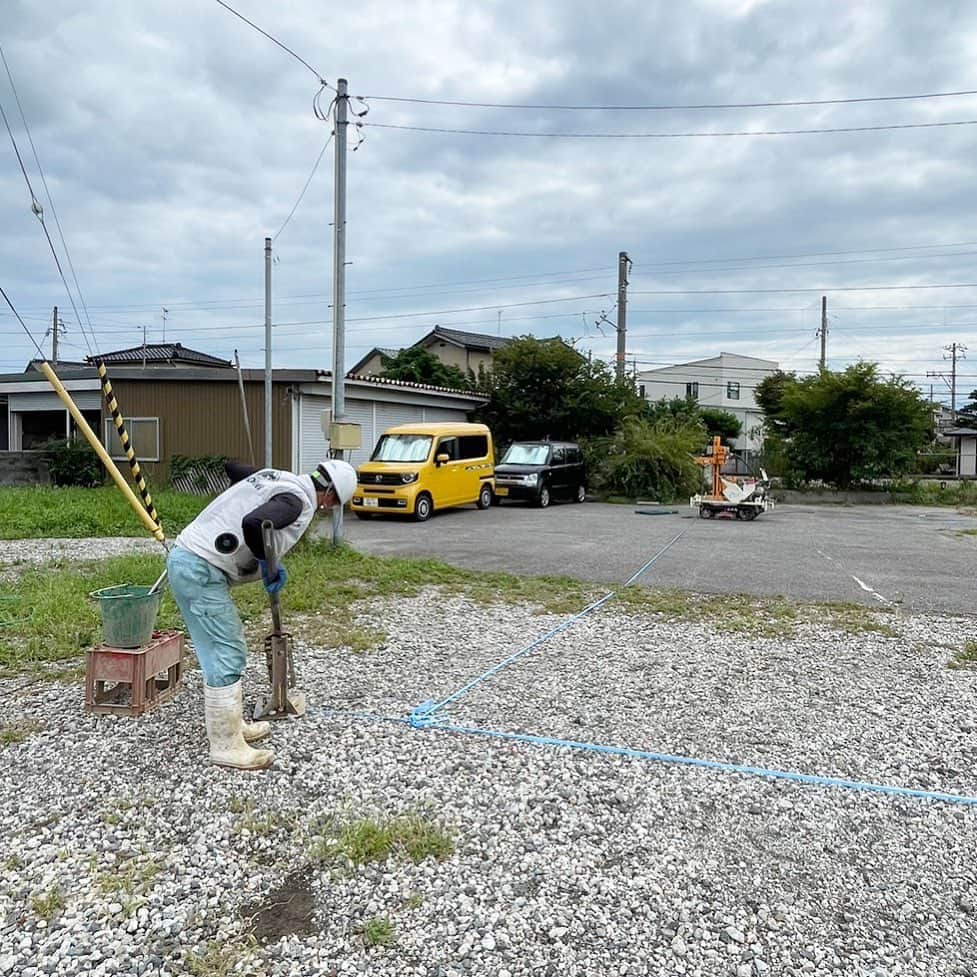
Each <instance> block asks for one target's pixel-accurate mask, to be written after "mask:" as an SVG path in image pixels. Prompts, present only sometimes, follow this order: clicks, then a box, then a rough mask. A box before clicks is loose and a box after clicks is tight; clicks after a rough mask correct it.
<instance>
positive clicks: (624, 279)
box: [617, 251, 628, 380]
mask: <svg viewBox="0 0 977 977" xmlns="http://www.w3.org/2000/svg"><path fill="white" fill-rule="evenodd" d="M627 329H628V253H627V251H621V252H619V253H618V256H617V378H618V380H623V379H624V353H625V349H626V348H627V343H626V341H625V340H626V337H627Z"/></svg>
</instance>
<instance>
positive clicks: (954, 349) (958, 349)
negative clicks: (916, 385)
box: [926, 342, 967, 425]
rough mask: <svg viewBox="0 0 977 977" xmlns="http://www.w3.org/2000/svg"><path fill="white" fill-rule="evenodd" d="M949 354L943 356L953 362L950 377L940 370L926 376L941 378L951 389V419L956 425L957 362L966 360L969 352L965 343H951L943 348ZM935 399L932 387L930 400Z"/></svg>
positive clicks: (929, 371)
mask: <svg viewBox="0 0 977 977" xmlns="http://www.w3.org/2000/svg"><path fill="white" fill-rule="evenodd" d="M943 348H944V349H945V350H946V352H947V353H949V354H950V355H949V356H947V355H946V353H944V354H943V359H945V360H951V361H952V362H951V368H950V376H949V377H948V376H947V375H946V374H945V373H940V371H939V370H927V371H926V376H928V377H939V378H940V379H941V380H942V381H943V382H944V383H945V384H946V385H947V387H948V388H949V389H950V417H951V423H953V424H954V425H955V424H956V423H957V360H962V359H965V358H966V357H965V356H964V353H966V352H967V347H966V346H964V344H963V343H956V342H954V343H950V344H949V345H947V346H944V347H943ZM932 399H933V386H932V384H931V385H930V400H932Z"/></svg>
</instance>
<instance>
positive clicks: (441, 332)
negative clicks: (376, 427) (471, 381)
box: [349, 326, 512, 376]
mask: <svg viewBox="0 0 977 977" xmlns="http://www.w3.org/2000/svg"><path fill="white" fill-rule="evenodd" d="M511 341H512V340H511V339H509V338H508V337H507V336H489V335H487V334H486V333H478V332H464V331H463V330H461V329H447V328H445V327H444V326H435V327H434V328H433V329H432V330H431V331H430V332H429V333H427V335H425V336H422V337H421V338H420V339H419V340H418V341H417V342H416V343H413V344H412V345H411V347H410V348H411V349H424V350H427V351H428V352H429V353H430V354H431V355H432V356H435V357H437V359H439V360H440V361H441V362H442V363H444V364H445V365H446V366H455V367H457V368H458V369H459V370H461V372H462V373H464V374H466V375H467V373H468V372H469V370H470V371H471V372H472V373H473V374H474V375H475V376H478V371H479V369H480V368H481V369H484V370H491V368H492V354H493V353H494V352H495V351H496V350H497V349H501V348H502V347H503V346H505V345H506V344H507V343H509V342H511ZM398 352H399V350H390V349H380V348H374V349H372V350H370V352H369V353H367V355H366V356H364V357H363V358H362V359H361V360H360V361H359V362H358V363H356V364H355V365H354V366H353V368H352V369H351V370H350V371H349V372H350V373H351V374H355V375H357V376H369V375H371V374H374V373H380V372H381V371H382V370H383V363H382V360H381V356H396V355H397V353H398Z"/></svg>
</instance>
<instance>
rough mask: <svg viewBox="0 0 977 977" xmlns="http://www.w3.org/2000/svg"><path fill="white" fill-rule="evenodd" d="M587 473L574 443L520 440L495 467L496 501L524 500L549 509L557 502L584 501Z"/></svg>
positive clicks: (511, 446)
mask: <svg viewBox="0 0 977 977" xmlns="http://www.w3.org/2000/svg"><path fill="white" fill-rule="evenodd" d="M586 497H587V472H586V470H585V468H584V463H583V455H582V454H581V452H580V447H579V445H576V444H574V443H573V442H571V441H516V442H515V443H513V444H510V445H509V447H508V448H507V449H506V452H505V454H504V455H503V456H502V460H501V461H500V462H499V463H498V464H497V465H496V466H495V502H497V503H498V502H500V501H501V500H502V499H523V500H526V501H529V502H532V503H533V504H534V505H538V506H540V507H541V508H545V507H546V506H548V505H549V504H550V502H551V501H553V500H554V499H567V500H570V501H572V502H583V501H584V499H586Z"/></svg>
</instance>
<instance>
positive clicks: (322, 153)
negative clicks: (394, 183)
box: [218, 0, 336, 241]
mask: <svg viewBox="0 0 977 977" xmlns="http://www.w3.org/2000/svg"><path fill="white" fill-rule="evenodd" d="M218 2H220V0H218ZM333 104H335V99H333V101H332V103H330V106H329V109H328V110H327V114H328V112H330V111H332V105H333ZM335 134H336V133H335V130H334V131H333V132H330V133H329V138H328V139H327V140H326V141H325V143H324V144H323V147H322V149H321V150H319V155H318V157H317V158H316V161H315V163H314V164H313V166H312V172H311V173H310V174H309V178H308V179H307V180H306V181H305V186H304V187H302V192H301V193H300V194H299V198H298V200H296V201H295V206H294V207H293V208H292V209H291V210H290V211H289V212H288V217H286V218H285V222H284V223H283V224H282V226H281V227H279V228H278V230H277V231H275V233H274V235H273V236H272V241H277V240H278V235H279V234H281V233H282V231H284V230H285V228H286V227H288V222H289V221H290V220H291V219H292V215H293V214H294V213H295V211H296V210H298V206H299V204H300V203H302V198H303V197H304V196H305V191H306V190H308V189H309V184H310V183H311V182H312V177H314V176H315V172H316V170H317V169H319V164H320V163H321V162H322V157H323V156H324V155H325V152H326V148H327V147H328V145H329V143H330V142H332V137H333V136H334V135H335Z"/></svg>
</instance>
